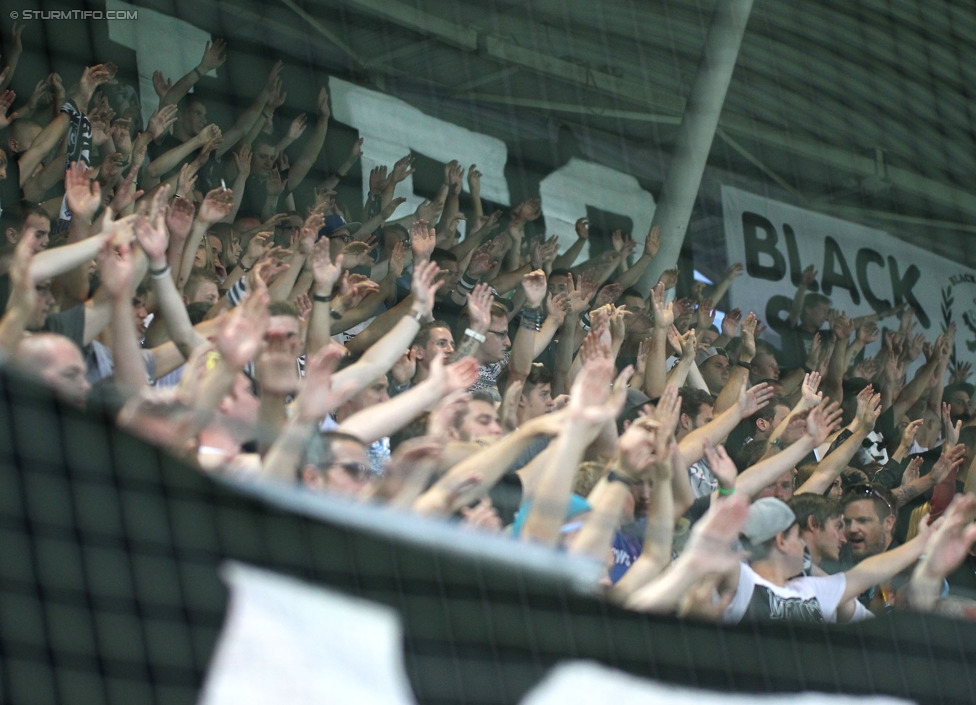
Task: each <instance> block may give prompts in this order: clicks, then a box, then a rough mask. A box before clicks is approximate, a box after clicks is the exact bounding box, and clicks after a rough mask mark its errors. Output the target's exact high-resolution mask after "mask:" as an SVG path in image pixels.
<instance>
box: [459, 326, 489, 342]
mask: <svg viewBox="0 0 976 705" xmlns="http://www.w3.org/2000/svg"><path fill="white" fill-rule="evenodd" d="M464 335H465V336H467V337H468V338H471V339H473V340H477V341H478V342H479V343H483V342H485V340H487V338H485V336H484V335H483V334H481V333H479V332H478V331H475V330H471V329H470V328H466V329H465V330H464Z"/></svg>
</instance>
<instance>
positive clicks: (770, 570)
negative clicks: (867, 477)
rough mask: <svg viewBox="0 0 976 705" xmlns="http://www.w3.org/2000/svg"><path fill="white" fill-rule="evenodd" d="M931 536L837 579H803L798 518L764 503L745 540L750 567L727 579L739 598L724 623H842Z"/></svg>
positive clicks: (922, 534) (753, 511) (776, 503)
mask: <svg viewBox="0 0 976 705" xmlns="http://www.w3.org/2000/svg"><path fill="white" fill-rule="evenodd" d="M867 501H868V502H872V501H873V500H872V499H867ZM930 534H931V528H929V527H923V528H920V530H919V534H918V536H916V537H915V538H914V539H912V540H911V541H909V542H908V543H906V544H904V545H903V546H899V547H898V548H897V549H894V550H892V551H891V552H890V553H888V554H886V555H884V556H880V555H876V556H871V557H867V558H865V559H864V560H863V561H860V562H859V563H858V564H857V565H855V566H854V567H852V568H851V569H850V570H848V571H845V572H843V573H837V574H836V575H827V576H816V577H807V576H804V575H801V573H802V571H803V563H804V549H805V548H806V542H805V541H804V539H803V537H802V536H801V535H800V526H799V524H798V523H797V516H796V514H795V513H794V512H793V510H792V509H791V508H790V507H789V506H788V505H786V504H785V503H783V502H782V501H780V500H778V499H776V498H774V497H766V498H763V499H759V500H757V501H756V502H754V503H753V504H752V506H751V507H750V509H749V518H748V520H747V521H746V524H745V527H744V528H743V530H742V532H741V534H740V540H741V542H742V545H743V547H744V548H745V550H746V552H747V553H748V556H749V557H748V561H747V562H744V563H742V564H740V566H739V567H738V570H736V569H734V568H732V567H730V568H728V569H727V573H726V575H725V585H724V589H726V590H728V591H731V592H733V593H734V595H733V597H732V600H731V602H730V603H729V606H728V607H727V608H726V610H725V613H724V614H723V617H722V621H723V622H725V623H727V624H736V623H738V622H740V621H742V620H754V621H755V620H758V621H780V620H785V621H799V622H813V623H823V622H836V621H838V608H839V607H841V606H843V605H844V604H845V603H846V602H847V601H849V600H850V599H852V598H854V597H856V596H857V595H859V594H862V593H864V592H865V591H867V590H870V588H871V586H872V585H878V584H884V583H887V582H889V581H890V580H891V578H892V576H894V575H895V574H896V573H898V572H899V571H902V570H905V569H907V568H909V567H910V566H912V565H913V564H914V563H915V561H916V560H917V559H918V557H919V555H921V553H922V550H923V549H924V547H925V543H926V541H927V540H928V537H929V535H930ZM797 576H800V577H797Z"/></svg>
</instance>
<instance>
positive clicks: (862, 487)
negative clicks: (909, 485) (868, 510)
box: [844, 483, 895, 514]
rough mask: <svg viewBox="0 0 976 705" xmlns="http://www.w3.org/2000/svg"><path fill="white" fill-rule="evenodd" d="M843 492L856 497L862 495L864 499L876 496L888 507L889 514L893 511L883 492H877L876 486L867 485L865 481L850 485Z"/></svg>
mask: <svg viewBox="0 0 976 705" xmlns="http://www.w3.org/2000/svg"><path fill="white" fill-rule="evenodd" d="M844 494H845V495H854V496H857V497H864V498H865V499H871V498H872V497H877V498H878V499H880V500H881V501H882V502H884V503H885V506H886V507H888V513H889V514H894V513H895V510H894V509H892V508H891V504H890V503H889V502H888V500H887V499H885V496H884V495H883V494H881V493H880V492H878V490H877V488H876V487H875V486H874V485H869V484H867V483H861V484H858V485H851V486H850V487H848V488H847V489H846V490H844Z"/></svg>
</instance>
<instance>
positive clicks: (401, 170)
mask: <svg viewBox="0 0 976 705" xmlns="http://www.w3.org/2000/svg"><path fill="white" fill-rule="evenodd" d="M412 164H413V155H412V154H408V155H406V156H405V157H401V158H400V159H398V160H397V162H396V164H394V165H393V171H392V172H391V173H390V179H391V180H392V181H393V183H394V184H398V183H400V182H401V181H404V180H405V179H406V178H407V177H408V176H410V175H411V174H413V172H414V171H416V169H414V168H413V166H412Z"/></svg>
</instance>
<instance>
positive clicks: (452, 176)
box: [444, 159, 464, 193]
mask: <svg viewBox="0 0 976 705" xmlns="http://www.w3.org/2000/svg"><path fill="white" fill-rule="evenodd" d="M463 181H464V167H463V166H461V164H460V163H459V162H458V161H457V160H456V159H455V160H453V161H450V162H448V163H447V164H446V165H445V166H444V183H445V184H447V187H448V189H450V191H451V193H460V192H461V184H462V182H463Z"/></svg>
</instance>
